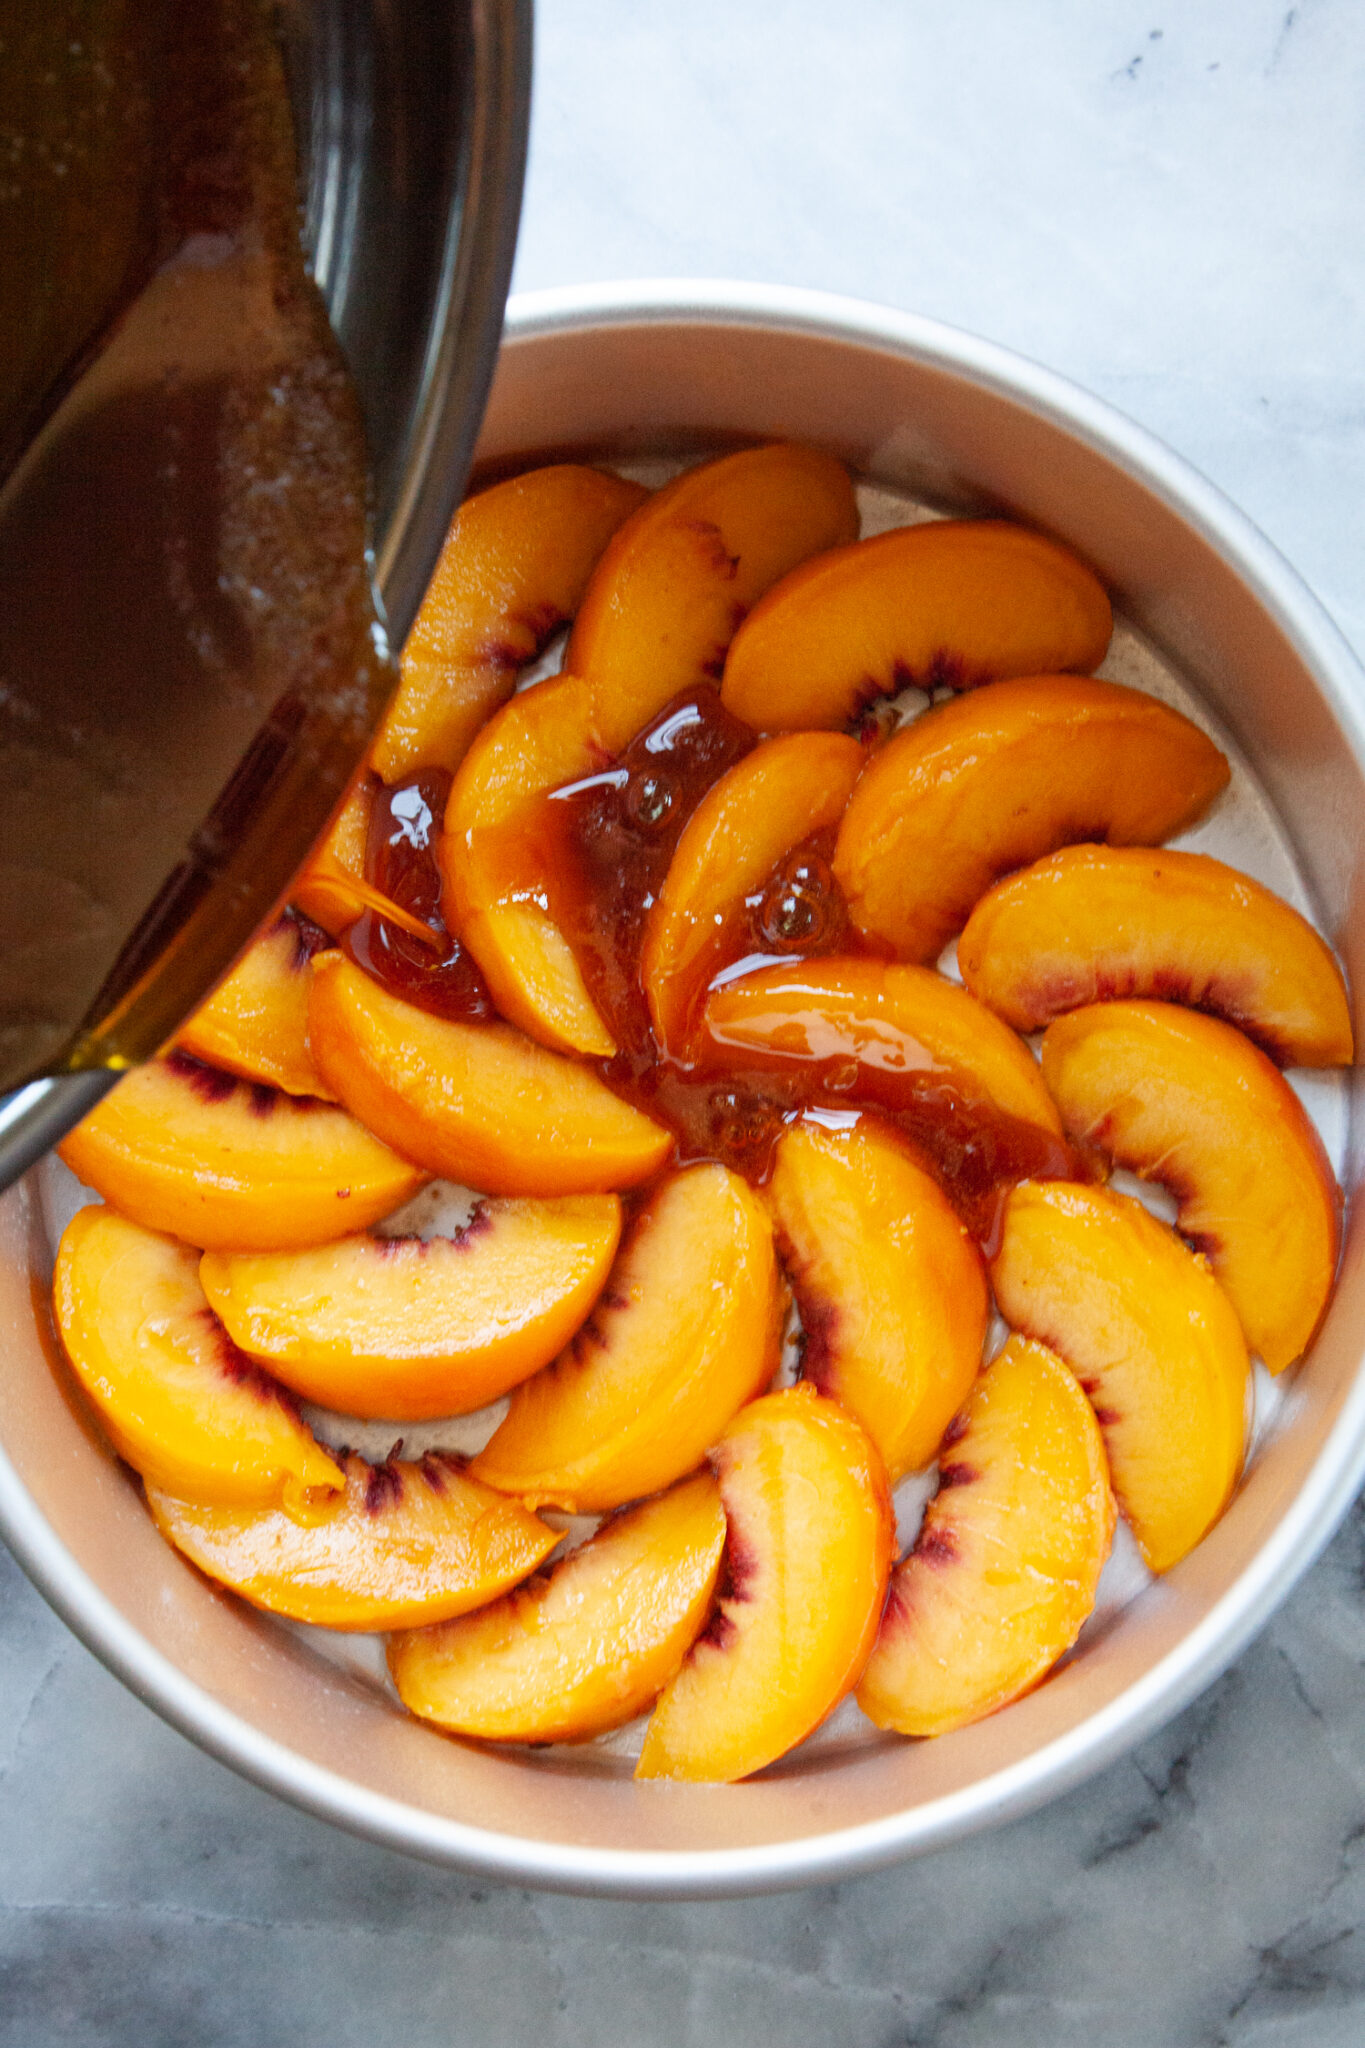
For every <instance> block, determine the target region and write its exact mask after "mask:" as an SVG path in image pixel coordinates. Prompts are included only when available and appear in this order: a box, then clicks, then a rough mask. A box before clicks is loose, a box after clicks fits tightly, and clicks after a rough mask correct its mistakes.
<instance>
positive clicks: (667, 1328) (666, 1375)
mask: <svg viewBox="0 0 1365 2048" xmlns="http://www.w3.org/2000/svg"><path fill="white" fill-rule="evenodd" d="M785 1305H786V1297H785V1291H784V1289H783V1287H782V1283H781V1278H780V1276H779V1273H778V1270H777V1260H776V1257H775V1256H774V1253H773V1243H772V1228H771V1225H770V1224H769V1222H768V1218H767V1215H766V1213H765V1212H764V1209H763V1205H762V1203H761V1202H760V1201H759V1199H758V1196H757V1195H756V1194H755V1193H754V1192H753V1190H752V1189H751V1188H749V1187H748V1186H746V1184H745V1183H744V1182H743V1181H742V1180H740V1179H739V1177H738V1175H736V1174H733V1173H731V1172H729V1171H728V1169H727V1168H726V1167H723V1166H693V1167H689V1168H688V1169H687V1170H686V1171H685V1172H683V1173H677V1174H674V1175H672V1176H671V1177H670V1179H668V1180H667V1181H665V1182H664V1184H663V1186H662V1187H661V1188H660V1189H659V1191H658V1193H657V1194H655V1195H654V1196H653V1197H652V1199H651V1200H650V1202H649V1203H648V1204H647V1206H646V1207H645V1208H644V1209H643V1210H642V1211H641V1213H640V1215H639V1216H638V1217H637V1218H636V1220H635V1223H634V1224H633V1225H632V1227H631V1230H630V1232H629V1234H628V1235H627V1237H626V1241H625V1244H624V1245H623V1247H622V1250H621V1253H620V1256H619V1257H618V1259H617V1262H616V1265H615V1267H614V1269H613V1271H612V1274H611V1278H610V1280H609V1281H608V1283H607V1289H606V1292H605V1294H604V1295H603V1296H602V1299H601V1301H600V1302H599V1303H598V1306H597V1309H596V1311H595V1312H594V1314H593V1315H592V1316H590V1317H589V1319H588V1321H587V1322H586V1323H585V1324H584V1326H583V1328H582V1329H581V1330H580V1331H579V1333H578V1335H577V1336H576V1337H575V1338H574V1340H573V1342H572V1344H570V1346H569V1348H568V1350H567V1351H565V1353H564V1355H563V1356H562V1357H561V1358H559V1359H557V1360H556V1362H555V1363H554V1364H553V1365H552V1366H549V1367H548V1368H547V1369H546V1371H544V1372H543V1373H538V1374H537V1375H536V1377H535V1378H534V1379H532V1380H526V1381H524V1382H523V1383H522V1385H521V1386H519V1387H517V1388H516V1389H515V1391H514V1392H513V1395H512V1402H511V1406H510V1408H509V1409H508V1412H507V1415H506V1418H505V1420H504V1421H503V1422H502V1423H500V1424H499V1426H498V1428H497V1429H496V1430H495V1431H494V1433H493V1436H492V1438H491V1439H490V1441H489V1442H488V1444H487V1445H486V1446H485V1448H484V1449H483V1450H482V1451H480V1453H479V1455H478V1457H477V1458H475V1459H474V1460H473V1462H472V1464H471V1467H470V1469H471V1471H473V1472H474V1473H476V1474H477V1475H478V1477H479V1478H480V1479H486V1480H487V1481H488V1482H489V1483H490V1485H493V1486H498V1487H501V1488H502V1489H503V1491H504V1492H507V1493H515V1494H517V1495H519V1496H520V1497H521V1498H522V1499H523V1500H527V1501H529V1502H530V1503H531V1505H532V1506H533V1507H539V1506H541V1505H549V1506H553V1507H560V1508H568V1509H571V1510H572V1511H574V1512H576V1513H580V1514H585V1513H586V1514H591V1513H596V1512H599V1511H601V1510H603V1509H606V1508H614V1507H619V1506H620V1505H621V1503H622V1502H623V1501H628V1500H636V1499H638V1498H639V1497H640V1496H641V1495H642V1494H646V1493H653V1492H655V1491H657V1489H658V1488H659V1487H661V1486H669V1485H671V1484H672V1482H673V1481H674V1480H675V1479H680V1478H681V1477H682V1475H683V1474H684V1473H685V1472H690V1471H691V1470H692V1468H693V1467H694V1466H695V1465H697V1464H699V1463H700V1461H701V1459H702V1457H703V1456H704V1454H705V1452H706V1450H707V1448H708V1447H709V1446H710V1445H711V1444H713V1443H714V1442H715V1440H716V1438H717V1437H718V1436H719V1435H720V1432H721V1431H722V1429H724V1427H725V1425H726V1423H727V1422H728V1421H729V1420H730V1417H731V1416H732V1415H733V1414H734V1413H735V1411H736V1409H737V1408H739V1407H741V1406H742V1405H743V1403H744V1402H745V1401H747V1400H749V1399H750V1397H751V1396H752V1395H753V1394H755V1393H756V1392H757V1391H758V1390H759V1388H760V1387H763V1386H766V1385H767V1383H768V1381H769V1380H770V1379H771V1378H772V1376H773V1374H774V1372H775V1371H776V1370H777V1362H778V1357H779V1353H780V1348H781V1331H782V1316H783V1311H784V1308H785Z"/></svg>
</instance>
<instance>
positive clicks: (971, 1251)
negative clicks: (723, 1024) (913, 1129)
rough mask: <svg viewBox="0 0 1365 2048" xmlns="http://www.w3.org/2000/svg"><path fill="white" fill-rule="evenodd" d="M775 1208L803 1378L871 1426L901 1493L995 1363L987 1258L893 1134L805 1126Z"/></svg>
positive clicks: (783, 1172) (864, 1127) (785, 1152)
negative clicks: (988, 1354) (988, 1339)
mask: <svg viewBox="0 0 1365 2048" xmlns="http://www.w3.org/2000/svg"><path fill="white" fill-rule="evenodd" d="M767 1194H768V1205H769V1208H770V1209H771V1211H772V1215H773V1221H774V1223H775V1225H776V1227H777V1236H778V1243H779V1245H780V1246H781V1248H782V1251H783V1254H784V1258H785V1261H786V1265H787V1270H788V1272H789V1273H790V1275H791V1281H792V1289H793V1292H794V1293H795V1296H796V1302H797V1307H798V1308H799V1309H800V1311H801V1328H802V1332H803V1343H804V1349H803V1352H802V1359H801V1370H802V1374H803V1376H804V1377H805V1378H806V1379H808V1380H809V1381H810V1383H811V1385H812V1386H813V1387H815V1388H816V1390H817V1392H819V1393H821V1394H827V1395H829V1396H830V1398H831V1399H833V1400H837V1401H839V1402H841V1403H842V1404H843V1406H844V1407H845V1408H846V1409H847V1410H848V1411H849V1413H850V1414H851V1415H853V1416H854V1417H856V1419H857V1420H858V1421H859V1422H860V1423H861V1424H862V1426H863V1428H864V1429H865V1430H866V1431H867V1433H868V1435H869V1437H871V1439H872V1441H873V1443H874V1444H875V1445H876V1447H877V1450H878V1452H879V1453H880V1455H881V1459H882V1463H883V1464H884V1465H885V1466H886V1470H887V1476H888V1478H889V1479H890V1481H891V1483H892V1485H894V1484H895V1483H896V1481H897V1480H898V1479H900V1478H902V1477H903V1476H904V1475H905V1473H907V1472H913V1471H917V1470H918V1469H919V1468H920V1467H921V1466H924V1465H928V1464H931V1463H932V1461H933V1459H934V1457H935V1455H936V1453H937V1451H938V1444H939V1439H940V1437H941V1436H942V1435H943V1432H944V1430H945V1429H946V1428H947V1426H948V1424H949V1422H951V1420H952V1418H953V1416H954V1415H955V1414H956V1413H957V1411H958V1409H959V1408H960V1407H961V1405H962V1403H963V1401H964V1400H965V1399H966V1398H967V1393H968V1390H969V1389H970V1387H971V1384H972V1381H973V1380H974V1379H975V1378H976V1375H977V1371H978V1369H979V1368H980V1365H981V1346H982V1344H983V1342H984V1340H985V1336H986V1324H987V1321H988V1319H989V1315H990V1301H989V1296H988V1294H987V1289H986V1276H985V1272H984V1270H983V1267H982V1263H981V1254H980V1252H979V1251H978V1250H977V1248H976V1246H975V1244H973V1242H972V1240H971V1239H970V1238H969V1237H968V1235H967V1233H966V1231H965V1230H964V1228H963V1226H962V1224H961V1223H960V1222H959V1220H958V1218H957V1216H956V1215H955V1213H954V1211H953V1208H952V1205H951V1203H950V1202H949V1201H948V1198H947V1196H946V1195H945V1194H944V1193H943V1190H942V1189H941V1188H940V1187H939V1185H938V1183H937V1181H935V1180H934V1179H933V1178H932V1176H931V1175H930V1174H928V1173H926V1172H925V1171H924V1169H923V1167H921V1166H919V1165H917V1164H916V1162H915V1161H914V1160H913V1159H912V1158H911V1157H910V1155H909V1154H908V1152H907V1151H906V1149H905V1147H904V1146H903V1145H901V1144H899V1143H898V1142H897V1141H896V1139H895V1138H894V1137H893V1136H892V1135H891V1134H890V1133H889V1132H887V1131H883V1130H879V1129H878V1128H877V1127H876V1125H875V1124H870V1123H868V1122H864V1123H862V1124H860V1125H858V1126H856V1127H855V1128H853V1129H851V1130H826V1129H822V1128H821V1126H820V1125H819V1124H816V1123H804V1124H798V1125H797V1126H796V1127H795V1128H794V1129H792V1130H790V1131H788V1132H787V1134H786V1136H785V1137H784V1138H783V1139H782V1141H781V1143H780V1144H779V1145H778V1148H777V1159H776V1163H775V1165H774V1168H773V1175H772V1179H771V1181H770V1182H769V1184H768V1190H767Z"/></svg>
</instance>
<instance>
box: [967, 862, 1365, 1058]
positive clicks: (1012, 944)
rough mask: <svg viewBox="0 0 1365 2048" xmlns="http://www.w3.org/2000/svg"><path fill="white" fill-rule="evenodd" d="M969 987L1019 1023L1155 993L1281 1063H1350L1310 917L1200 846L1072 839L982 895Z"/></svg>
mask: <svg viewBox="0 0 1365 2048" xmlns="http://www.w3.org/2000/svg"><path fill="white" fill-rule="evenodd" d="M957 962H958V966H959V967H960V968H961V970H962V978H963V980H964V981H965V982H966V984H967V986H968V988H969V989H970V990H971V991H972V994H973V995H975V996H979V997H980V999H981V1001H982V1002H983V1003H986V1004H988V1005H989V1007H990V1008H991V1009H992V1010H994V1011H995V1012H996V1013H997V1014H998V1015H999V1016H1001V1017H1003V1018H1004V1019H1005V1021H1006V1023H1008V1024H1012V1025H1013V1026H1014V1029H1015V1030H1016V1031H1041V1030H1042V1028H1043V1027H1044V1025H1046V1024H1050V1023H1051V1021H1052V1019H1053V1018H1054V1017H1058V1016H1061V1015H1062V1014H1063V1013H1064V1012H1065V1011H1067V1010H1077V1009H1080V1008H1082V1007H1083V1006H1084V1005H1085V1004H1087V1003H1097V1002H1108V1001H1111V1000H1114V999H1116V998H1124V997H1128V996H1157V997H1160V998H1161V999H1162V1000H1163V1001H1164V1002H1180V1003H1188V1004H1189V1005H1190V1006H1191V1007H1192V1008H1193V1009H1196V1010H1207V1011H1211V1012H1212V1013H1213V1014H1214V1015H1216V1016H1220V1017H1223V1018H1225V1019H1226V1020H1227V1022H1228V1023H1229V1024H1235V1025H1237V1027H1238V1028H1239V1030H1241V1031H1244V1032H1245V1033H1246V1035H1247V1037H1248V1038H1250V1039H1253V1040H1254V1041H1255V1043H1256V1044H1257V1045H1259V1046H1260V1047H1261V1049H1262V1051H1263V1052H1266V1053H1269V1055H1270V1057H1271V1058H1272V1059H1274V1060H1275V1061H1276V1062H1277V1064H1279V1065H1281V1066H1290V1067H1336V1066H1349V1064H1350V1062H1351V1060H1352V1058H1353V1057H1354V1040H1353V1035H1352V1031H1351V1017H1350V1011H1349V1010H1348V1008H1347V1003H1346V986H1345V983H1344V982H1343V980H1342V978H1341V969H1340V968H1339V967H1338V966H1337V963H1336V961H1335V960H1334V959H1333V958H1332V954H1331V952H1330V950H1329V949H1328V947H1327V946H1326V945H1325V944H1324V942H1323V940H1322V939H1321V938H1319V936H1318V934H1317V933H1316V932H1315V931H1314V930H1313V927H1312V925H1311V924H1309V923H1308V920H1307V919H1306V918H1303V917H1300V915H1299V913H1298V911H1296V910H1293V909H1291V908H1290V906H1289V904H1287V903H1285V902H1283V901H1282V900H1281V899H1280V897H1278V896H1274V895H1272V894H1271V892H1270V890H1269V889H1263V888H1262V887H1261V885H1260V883H1259V882H1253V881H1252V880H1251V879H1250V877H1249V876H1247V875H1242V874H1239V873H1238V872H1237V870H1236V869H1235V868H1229V867H1225V866H1224V865H1223V863H1222V862H1221V861H1217V860H1211V859H1210V858H1209V857H1208V855H1207V854H1202V853H1173V852H1172V851H1171V850H1170V849H1169V848H1165V847H1163V848H1160V849H1148V848H1142V849H1140V850H1139V849H1137V848H1133V847H1116V846H1069V847H1066V848H1065V849H1064V850H1063V851H1062V852H1060V853H1054V854H1053V855H1052V856H1051V857H1050V858H1049V859H1047V860H1041V861H1038V862H1037V863H1036V864H1035V865H1034V866H1033V867H1030V868H1025V869H1024V870H1023V872H1022V873H1020V874H1016V875H1011V876H1010V877H1009V878H1008V880H1006V881H1003V882H999V883H997V884H996V886H995V888H994V889H992V890H990V891H989V893H988V894H987V895H985V896H983V897H982V899H981V901H980V902H979V903H978V904H977V906H976V908H975V910H974V911H973V912H972V914H971V916H970V918H969V919H968V920H967V926H966V929H965V931H964V932H963V934H962V937H961V938H960V939H959V941H958V948H957Z"/></svg>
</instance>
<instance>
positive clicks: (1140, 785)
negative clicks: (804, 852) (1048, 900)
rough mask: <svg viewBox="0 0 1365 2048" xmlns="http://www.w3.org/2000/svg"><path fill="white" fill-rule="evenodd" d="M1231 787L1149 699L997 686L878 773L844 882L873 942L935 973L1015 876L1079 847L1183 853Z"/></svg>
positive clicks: (870, 772) (964, 701)
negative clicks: (1172, 841)
mask: <svg viewBox="0 0 1365 2048" xmlns="http://www.w3.org/2000/svg"><path fill="white" fill-rule="evenodd" d="M1227 779H1228V766H1227V762H1226V761H1225V760H1224V758H1223V756H1222V754H1221V753H1220V752H1219V751H1218V749H1217V747H1215V746H1214V744H1213V742H1212V740H1210V739H1208V738H1206V736H1205V735H1204V734H1203V733H1202V732H1201V731H1200V730H1199V728H1198V726H1196V725H1193V724H1191V722H1190V720H1189V719H1187V718H1184V717H1182V716H1181V714H1180V713H1179V712H1178V711H1172V710H1171V709H1170V708H1169V706H1167V705H1165V704H1162V703H1159V702H1158V700H1157V699H1156V698H1155V697H1149V696H1147V695H1146V694H1145V693H1144V692H1143V691H1141V690H1129V689H1124V688H1122V687H1121V686H1120V685H1119V684H1117V683H1106V682H1099V681H1097V680H1095V679H1094V678H1092V677H1089V676H1058V675H1035V676H1025V677H1022V678H1018V679H1016V680H1014V681H1009V682H1000V683H993V684H992V685H991V687H990V689H988V690H979V691H976V692H974V693H973V694H972V695H970V696H967V697H958V698H955V699H954V700H953V701H952V702H951V703H947V704H939V705H935V706H933V707H932V708H931V709H930V710H929V711H927V712H925V714H924V716H923V717H922V718H918V719H916V720H915V722H914V723H913V724H912V725H910V726H907V727H906V728H905V729H904V730H903V731H901V732H898V733H897V734H896V735H895V736H894V737H893V738H892V739H890V740H889V741H888V742H887V744H886V745H885V746H884V747H883V748H882V750H881V752H880V753H879V754H877V755H876V756H875V758H874V759H873V760H872V761H871V762H869V764H868V766H867V768H866V769H865V770H864V772H863V775H862V777H861V779H860V781H859V783H858V786H857V788H856V789H855V790H854V792H853V796H852V798H851V799H850V801H849V806H848V809H847V811H846V812H845V813H844V821H843V824H842V825H841V827H840V829H839V840H838V844H837V846H836V848H835V852H834V872H835V876H836V877H837V879H838V881H839V884H840V887H841V888H842V889H843V891H844V894H845V896H846V897H847V899H848V907H849V914H850V916H851V917H852V919H853V922H854V924H855V925H856V926H857V927H858V929H859V931H862V932H865V933H866V934H868V936H869V937H872V938H876V939H879V940H881V941H883V942H885V943H886V944H888V945H890V946H892V947H894V948H895V951H896V953H897V955H898V956H899V957H900V958H902V959H906V960H921V961H926V960H935V959H937V957H938V955H939V953H940V952H941V951H942V949H943V947H944V946H945V945H946V944H947V942H948V940H949V939H950V938H952V937H953V935H954V934H955V933H956V932H957V931H959V930H960V929H961V927H962V926H963V924H964V923H965V922H966V919H967V916H968V914H969V912H970V911H971V909H972V907H973V906H974V904H976V903H977V902H978V901H979V899H980V898H981V897H982V896H983V895H984V894H985V893H986V891H987V889H989V888H990V887H991V885H992V883H994V882H996V881H998V880H999V878H1000V876H1001V875H1003V874H1006V873H1008V872H1009V870H1010V869H1012V868H1018V867H1025V866H1027V865H1028V863H1029V862H1031V861H1035V860H1037V859H1039V858H1040V856H1041V855H1043V854H1045V853H1051V852H1053V851H1054V850H1055V849H1056V848H1057V847H1059V846H1065V845H1067V844H1069V843H1072V842H1075V841H1078V840H1087V841H1088V840H1107V841H1108V842H1109V843H1110V844H1111V845H1127V846H1131V845H1150V844H1153V843H1155V842H1156V841H1159V840H1162V839H1168V838H1169V837H1170V836H1171V834H1172V833H1174V832H1178V831H1180V830H1182V829H1183V827H1184V826H1186V825H1189V824H1191V823H1193V821H1194V820H1195V819H1196V818H1197V817H1199V816H1200V815H1201V814H1202V813H1203V811H1204V810H1206V809H1207V807H1208V805H1209V804H1210V803H1211V802H1212V800H1213V798H1214V797H1215V796H1216V795H1217V794H1218V792H1219V791H1220V790H1221V789H1222V788H1223V786H1224V784H1225V783H1226V782H1227Z"/></svg>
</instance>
